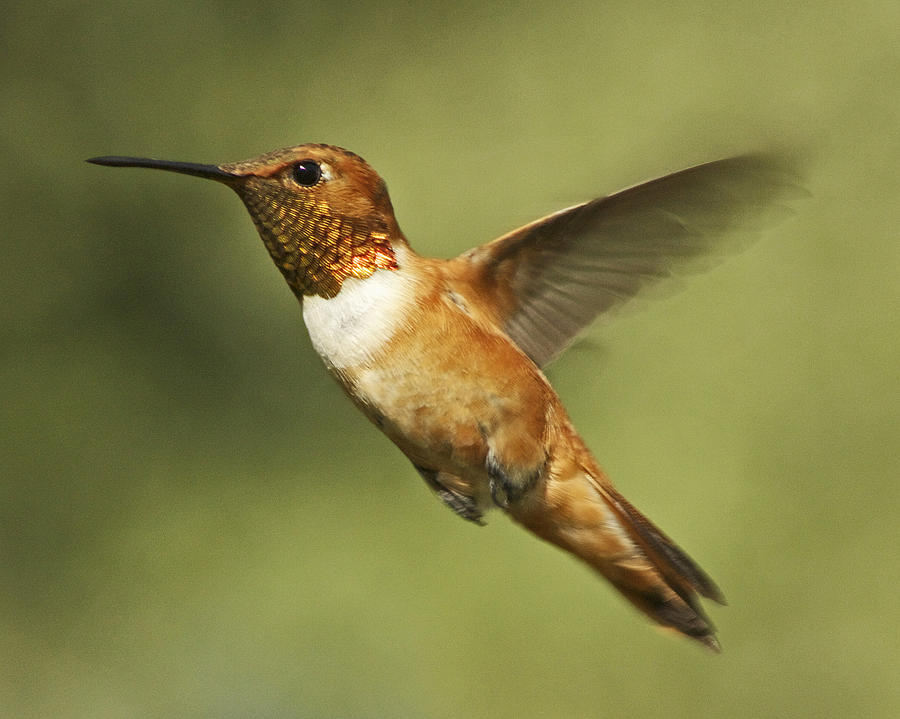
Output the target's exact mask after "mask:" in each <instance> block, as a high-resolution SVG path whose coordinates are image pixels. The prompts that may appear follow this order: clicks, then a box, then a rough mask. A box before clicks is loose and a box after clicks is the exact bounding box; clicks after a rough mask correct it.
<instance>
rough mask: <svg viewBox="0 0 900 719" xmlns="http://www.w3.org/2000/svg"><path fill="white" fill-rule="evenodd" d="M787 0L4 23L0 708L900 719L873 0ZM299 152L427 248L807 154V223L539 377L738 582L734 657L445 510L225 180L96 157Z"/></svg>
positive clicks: (732, 590)
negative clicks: (364, 183)
mask: <svg viewBox="0 0 900 719" xmlns="http://www.w3.org/2000/svg"><path fill="white" fill-rule="evenodd" d="M788 5H789V6H790V7H785V3H782V2H775V1H774V0H763V2H759V3H736V2H729V3H703V4H699V3H698V4H691V3H682V2H676V3H669V2H650V3H644V2H604V3H597V2H582V3H575V4H560V3H550V2H547V3H540V4H509V5H496V6H495V5H491V4H486V3H448V7H447V8H445V9H434V10H429V9H427V6H417V5H415V4H409V5H407V4H406V3H402V2H390V1H388V2H382V3H376V4H371V5H364V4H356V3H340V2H329V3H312V4H310V3H302V4H301V3H276V2H261V3H260V2H257V3H212V2H202V1H200V0H188V1H187V2H178V3H165V2H157V3H142V4H138V5H136V6H134V7H130V6H128V4H123V3H119V2H108V3H102V2H88V3H69V2H58V3H36V4H34V3H33V4H26V3H17V4H14V5H13V6H12V7H8V8H6V9H5V11H4V14H5V17H4V21H3V28H2V30H0V43H2V55H3V57H2V70H0V80H2V88H3V92H2V102H0V118H2V119H0V122H2V128H3V133H2V150H0V151H2V163H3V173H2V179H0V183H2V219H3V231H2V234H0V243H2V257H3V260H2V273H0V277H2V285H0V291H2V300H3V301H2V304H0V316H2V319H0V324H2V327H0V332H2V339H0V343H2V344H0V382H2V385H0V392H2V402H0V423H2V432H0V473H2V480H0V492H2V494H0V496H2V500H0V533H2V536H0V553H2V557H0V561H2V563H0V653H2V659H3V666H4V669H3V671H2V672H0V714H2V715H3V716H9V717H84V718H91V719H96V718H97V717H160V716H166V717H604V716H607V717H619V716H630V717H658V716H665V717H669V718H671V719H676V718H678V717H698V716H709V717H713V716H728V717H761V716H777V717H806V716H809V717H863V716H865V717H895V716H898V715H900V684H898V676H900V647H898V644H900V611H898V609H897V597H898V593H900V581H898V567H900V559H898V553H900V549H898V547H900V536H898V535H900V531H898V527H900V523H898V517H897V506H898V500H900V485H898V446H900V443H898V434H900V430H898V426H900V416H898V381H897V380H898V369H897V354H898V350H900V321H898V315H900V313H898V309H900V288H898V269H900V243H898V241H897V240H898V238H897V227H898V203H900V180H898V172H897V168H898V165H900V139H898V126H900V120H898V106H900V101H898V98H900V50H898V45H897V28H898V27H900V6H898V5H897V4H896V3H892V2H862V3H845V2H837V1H836V0H835V1H830V2H823V3H817V4H813V3H808V4H802V3H789V4H788ZM750 6H752V7H750ZM801 6H805V7H801ZM304 141H324V142H330V143H334V144H340V145H343V146H346V147H349V148H351V149H353V150H355V151H357V152H359V153H360V154H362V155H363V156H364V157H366V159H368V160H369V161H370V162H371V163H372V164H373V165H374V166H375V167H376V168H377V169H378V170H379V172H380V173H381V174H382V175H383V176H384V177H385V178H386V179H387V181H388V183H389V185H390V188H391V192H392V197H393V200H394V205H395V207H396V208H397V213H398V217H399V220H400V224H401V226H402V227H403V228H404V230H405V231H406V233H407V235H408V236H409V238H410V240H411V242H412V243H413V245H414V246H415V247H416V248H417V249H418V250H420V251H421V252H423V253H427V254H435V255H441V256H450V255H453V254H455V253H457V252H459V251H461V250H463V249H465V248H467V247H470V246H471V245H474V244H478V243H481V242H483V241H486V240H488V239H490V238H492V237H494V236H496V235H498V234H500V233H501V232H504V231H506V230H508V229H511V228H513V227H515V226H517V225H519V224H522V223H524V222H526V221H529V220H531V219H533V218H535V217H537V216H539V215H541V214H544V213H546V212H549V211H552V210H555V209H558V208H560V207H563V206H565V205H567V204H571V203H573V202H578V201H581V200H585V199H588V198H591V197H593V196H596V195H599V194H603V193H606V192H610V191H613V190H616V189H619V188H620V187H623V186H625V185H628V184H631V183H634V182H637V181H640V180H642V179H646V178H649V177H652V176H654V175H656V174H661V173H663V172H668V171H672V170H675V169H679V168H680V167H683V166H687V165H689V164H693V163H696V162H701V161H704V160H709V159H714V158H717V157H720V156H723V155H727V154H730V153H734V152H740V151H745V150H753V149H760V148H772V147H784V148H788V149H791V150H797V151H799V153H800V154H801V155H805V157H807V181H806V184H807V187H808V188H809V190H810V192H811V195H812V197H811V198H810V199H809V200H806V201H804V202H801V203H798V204H797V205H796V208H797V214H796V215H795V216H794V217H793V218H792V219H790V220H788V221H787V222H785V223H782V224H780V225H778V226H777V227H776V228H774V229H773V230H772V231H770V232H768V233H767V234H766V235H765V237H764V238H763V239H762V240H761V241H760V242H759V243H758V244H756V245H755V246H753V247H752V248H751V249H750V250H749V251H747V252H745V253H744V254H742V255H740V256H738V257H736V258H733V259H732V260H730V261H729V262H727V263H726V264H724V265H722V266H721V267H719V268H717V269H716V270H715V271H714V272H712V273H710V274H707V275H702V276H699V277H696V278H694V279H692V280H691V282H690V283H688V286H687V287H686V289H685V291H683V292H681V293H678V294H675V295H674V296H673V297H671V298H669V299H666V300H664V301H658V302H647V303H642V304H643V307H642V308H641V311H640V312H629V313H626V314H625V315H624V316H622V317H620V318H618V319H617V321H616V322H614V323H609V324H606V325H603V326H600V327H597V328H594V330H593V331H592V332H591V336H590V338H589V341H587V342H583V343H581V344H579V345H578V346H577V347H576V348H575V349H574V350H573V351H571V352H569V353H568V354H567V355H566V356H564V357H563V358H562V359H561V360H560V361H559V362H557V363H556V364H555V365H554V366H553V367H552V368H551V370H550V375H551V379H552V380H553V381H554V383H555V384H556V386H557V388H558V389H559V391H560V393H561V394H562V396H563V399H564V400H565V401H566V403H567V405H568V406H569V408H570V410H571V413H572V415H573V417H574V419H575V421H576V424H577V425H578V426H579V428H580V429H581V431H582V433H583V434H584V435H585V438H586V439H587V441H588V443H589V444H590V445H591V446H592V448H593V449H594V450H595V452H596V454H597V455H598V457H599V458H600V460H601V463H602V464H603V465H604V466H605V467H606V468H607V469H608V471H609V472H610V473H611V475H612V476H613V477H614V479H615V480H616V481H617V483H618V485H619V487H620V488H621V489H622V490H623V492H624V493H625V494H626V495H627V496H629V497H630V498H631V499H632V500H633V501H634V502H635V503H636V504H637V505H638V506H640V507H641V508H642V509H644V510H645V511H646V512H647V513H648V514H649V515H650V516H651V517H653V518H654V519H655V520H656V521H657V522H658V523H659V524H660V525H661V526H662V527H663V528H664V529H665V530H666V531H667V532H669V533H671V534H672V535H673V536H674V537H675V538H676V539H677V540H678V541H679V542H680V543H681V544H682V545H683V546H684V547H685V548H686V549H687V550H688V551H689V552H691V554H693V555H694V556H695V557H696V558H697V559H698V560H699V561H700V562H701V563H702V564H703V566H704V567H706V568H707V569H708V570H709V572H710V573H711V574H712V575H713V576H714V577H715V578H716V579H717V580H718V581H719V583H720V584H721V586H722V588H723V589H724V591H725V593H726V595H727V596H728V597H729V600H730V602H731V604H730V606H729V607H726V608H718V607H713V608H711V613H712V616H713V618H714V620H715V621H716V622H717V623H718V625H719V629H720V636H721V640H722V643H723V646H724V648H725V653H724V654H723V655H722V656H719V657H716V656H712V655H709V654H707V653H705V652H703V651H702V650H700V649H698V648H697V647H696V646H694V645H692V644H690V643H688V642H686V641H681V640H677V639H672V638H669V637H666V636H663V635H661V634H659V633H658V632H656V631H654V630H653V629H652V628H651V627H650V626H649V624H648V623H647V622H646V621H644V619H643V618H641V617H640V616H638V615H637V614H636V613H635V612H633V611H632V610H631V609H630V608H629V607H628V606H626V605H625V603H624V602H623V601H621V600H620V598H619V597H618V596H616V595H614V593H613V592H612V591H611V590H610V589H609V588H608V587H607V586H606V585H605V584H604V583H603V582H601V581H598V580H597V579H596V578H595V577H593V576H592V575H591V574H590V573H589V572H588V571H586V570H585V569H583V568H582V567H581V566H580V565H578V564H577V563H576V562H575V561H573V560H571V559H570V558H568V557H566V556H564V555H562V554H561V553H560V552H558V551H556V550H554V549H552V548H550V547H548V546H545V545H543V544H541V543H540V542H538V541H537V540H535V539H534V538H532V537H530V536H527V535H526V534H525V533H523V532H522V531H520V530H519V529H518V528H516V527H514V526H512V525H511V524H510V523H509V522H508V521H507V520H506V519H505V518H504V517H503V516H502V515H500V514H496V515H493V516H492V517H491V518H490V519H491V522H490V524H489V526H488V527H486V528H483V529H479V528H477V527H474V526H471V525H467V524H465V523H464V522H462V521H460V520H459V519H457V518H456V517H454V516H453V515H452V514H451V513H450V512H449V511H447V510H446V509H444V508H443V507H441V506H440V505H439V503H438V502H437V501H436V500H435V499H434V498H432V497H431V496H429V492H428V491H427V490H426V489H425V487H424V485H423V483H422V481H421V480H420V479H419V477H418V476H417V475H416V474H415V472H414V471H413V469H412V467H411V466H410V465H409V463H408V462H407V461H406V460H405V458H403V457H402V456H401V455H400V453H399V452H398V451H396V450H395V449H394V448H393V447H392V446H391V445H390V444H389V443H388V442H387V441H386V440H385V439H383V438H382V437H381V436H380V435H379V434H378V433H377V431H376V430H375V429H374V428H373V427H371V426H369V425H368V423H366V421H365V420H364V419H363V418H362V417H361V416H360V415H359V414H358V413H357V412H356V411H355V410H354V409H353V408H352V407H351V406H350V404H349V403H348V402H347V401H346V400H345V399H344V398H343V396H342V395H341V393H340V392H339V390H338V388H337V386H336V385H335V384H334V383H333V382H332V381H331V380H330V379H329V378H328V377H327V375H326V374H325V372H324V370H323V369H322V367H321V365H320V363H319V361H318V359H317V358H316V356H315V355H314V354H313V352H312V350H311V348H310V345H309V341H308V339H307V337H306V333H305V330H304V328H303V324H302V320H301V317H300V312H299V309H298V306H297V302H296V300H295V299H294V298H293V296H292V295H291V293H290V292H289V291H288V289H287V288H286V286H285V285H284V283H283V281H282V280H281V278H280V277H279V275H278V273H277V272H276V270H275V268H274V267H273V266H272V265H271V262H270V260H269V258H268V256H267V254H266V252H265V250H264V248H263V247H262V245H261V243H260V241H259V239H258V237H257V236H256V234H255V231H254V230H253V227H252V225H251V223H250V220H249V218H248V217H246V216H245V212H244V209H243V208H242V207H241V205H240V202H239V201H238V200H237V198H236V197H234V196H233V195H232V194H231V193H230V192H228V191H227V190H226V189H224V188H222V187H220V186H217V185H214V184H213V183H203V182H201V181H199V180H196V179H194V178H188V177H180V176H176V175H164V174H162V173H151V172H147V171H140V170H118V169H111V168H100V167H95V166H91V165H87V164H85V163H84V162H83V159H84V158H87V157H91V156H94V155H102V154H133V155H147V156H153V157H161V158H166V159H179V160H189V161H198V162H224V161H230V160H238V159H243V158H246V157H251V156H254V155H256V154H259V153H260V152H263V151H265V150H269V149H272V148H275V147H280V146H284V145H291V144H296V143H299V142H304ZM375 311H377V308H375Z"/></svg>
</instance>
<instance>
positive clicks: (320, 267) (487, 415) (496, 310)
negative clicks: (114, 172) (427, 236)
mask: <svg viewBox="0 0 900 719" xmlns="http://www.w3.org/2000/svg"><path fill="white" fill-rule="evenodd" d="M89 162H93V163H95V164H98V165H112V166H119V167H148V168H156V169H161V170H171V171H174V172H180V173H184V174H188V175H195V176H198V177H205V178H208V179H211V180H216V181H218V182H221V183H223V184H225V185H228V186H229V187H231V188H232V189H233V190H234V191H235V192H237V194H238V195H239V196H240V198H241V199H242V200H243V201H244V204H245V205H246V206H247V209H248V210H249V211H250V215H251V217H252V218H253V222H254V224H255V225H256V228H257V230H258V231H259V234H260V235H261V237H262V240H263V242H264V243H265V245H266V247H267V248H268V250H269V254H270V255H271V256H272V259H273V260H274V261H275V264H276V265H277V267H278V269H279V270H281V273H282V274H283V275H284V277H285V279H286V280H287V283H288V285H289V286H290V287H291V289H292V290H293V291H294V294H295V295H296V296H297V298H298V300H299V301H300V304H301V306H302V311H303V318H304V321H305V322H306V327H307V329H308V331H309V335H310V338H311V340H312V344H313V347H314V348H315V349H316V351H317V352H318V353H319V355H321V357H322V359H323V361H324V362H325V366H326V367H327V368H328V370H329V372H330V373H331V374H332V375H333V376H334V377H335V379H337V381H338V383H339V384H340V386H341V387H342V388H343V389H344V391H345V392H346V394H347V395H348V396H349V397H350V399H351V400H352V401H353V402H354V403H355V404H356V406H357V407H359V408H360V409H361V410H362V412H363V413H364V414H365V415H366V416H367V417H368V418H369V419H370V420H371V421H372V422H373V423H374V424H375V425H376V426H377V427H378V428H379V429H381V431H382V432H384V433H385V434H386V435H387V436H388V437H389V438H390V439H391V441H393V442H394V444H396V445H397V446H398V447H399V448H400V450H401V451H402V452H403V453H404V454H405V455H406V456H407V457H408V458H409V459H410V460H411V461H412V463H413V466H414V467H415V468H416V470H417V471H418V472H419V474H420V475H421V476H422V478H423V479H424V480H425V482H426V483H427V485H428V486H429V487H430V488H431V489H432V490H433V491H434V493H435V494H436V495H437V496H438V498H439V499H440V500H441V501H443V502H444V503H445V504H446V505H447V506H448V507H450V509H452V510H453V511H454V512H456V513H457V514H458V515H459V516H461V517H463V518H464V519H467V520H470V521H472V522H475V523H478V524H481V523H482V517H483V514H484V513H485V512H486V511H487V510H488V509H490V508H493V507H499V508H501V509H502V510H503V511H504V512H506V513H507V514H508V515H509V516H510V517H511V518H512V519H513V520H514V521H516V522H518V523H519V524H521V525H522V526H524V527H525V528H526V529H529V530H530V531H532V532H533V533H534V534H536V535H538V536H539V537H541V538H542V539H544V540H546V541H548V542H551V543H552V544H555V545H557V546H559V547H561V548H562V549H564V550H566V551H568V552H571V553H572V554H574V555H576V556H577V557H579V558H580V559H582V560H583V561H584V562H586V563H587V564H588V565H589V566H590V567H592V568H593V569H595V570H596V571H597V572H599V573H600V574H601V575H603V576H604V577H605V578H606V579H608V580H609V581H610V582H611V583H612V584H613V585H614V586H615V587H616V588H617V589H618V590H619V591H620V592H621V593H622V594H623V595H625V597H626V598H627V599H628V600H629V601H631V602H632V603H633V604H634V605H635V606H636V607H637V608H638V609H640V610H641V611H643V612H644V613H646V614H647V615H649V616H650V617H651V618H652V619H654V620H655V621H657V622H658V623H659V624H661V625H663V626H664V627H669V628H671V629H674V630H677V631H678V632H680V633H682V634H685V635H687V636H689V637H691V638H693V639H696V640H698V641H700V642H702V643H703V644H705V645H706V646H707V647H709V648H711V649H714V650H718V648H719V644H718V642H717V640H716V638H715V634H714V631H715V630H714V628H713V625H712V623H711V622H710V620H709V619H708V617H707V616H706V614H705V613H704V611H703V608H702V607H701V606H700V602H699V598H698V595H701V596H704V597H708V598H709V599H712V600H715V601H717V602H722V601H723V597H722V594H721V592H720V591H719V589H718V588H717V587H716V585H715V584H714V583H713V581H712V580H711V579H710V578H709V577H708V576H707V574H706V573H705V572H704V571H703V570H702V569H700V567H698V566H697V564H695V563H694V561H693V560H691V559H690V557H688V556H687V554H685V552H684V551H682V550H681V549H680V548H679V547H678V546H677V545H676V544H675V543H674V542H673V541H672V540H671V539H669V537H668V536H666V535H665V534H664V533H663V532H662V531H661V530H659V529H658V528H657V527H656V526H655V525H654V524H653V523H652V522H651V521H650V520H649V519H647V518H646V517H644V515H642V514H641V513H640V512H639V511H638V510H637V509H636V508H635V507H634V506H632V505H631V504H630V503H629V502H628V501H627V500H626V499H625V498H624V497H623V496H622V495H621V494H619V492H618V491H616V489H615V488H614V487H613V485H612V483H611V482H610V480H609V478H608V477H607V476H606V474H604V472H603V470H602V469H600V467H599V466H598V464H597V461H596V460H595V459H594V457H593V455H592V454H591V452H590V451H589V450H588V449H587V447H586V446H585V444H584V442H583V441H582V439H581V437H580V436H579V435H578V433H577V432H576V430H575V428H574V427H573V426H572V423H571V421H570V420H569V417H568V415H567V414H566V410H565V409H564V408H563V406H562V403H561V402H560V399H559V397H558V396H557V395H556V393H555V392H554V390H553V388H552V387H551V386H550V383H549V382H548V381H547V378H546V376H545V375H544V373H543V372H542V370H541V368H542V367H544V366H546V365H547V364H548V363H549V362H550V361H551V360H552V359H553V358H554V357H556V356H557V355H558V354H559V353H560V352H561V351H562V350H563V349H565V347H566V346H567V345H568V344H569V343H570V342H571V341H572V340H573V338H574V337H575V336H576V335H577V334H578V333H579V331H581V330H582V329H583V328H585V327H586V326H587V325H588V324H589V323H590V322H591V321H592V320H593V319H594V318H595V317H596V316H597V315H599V314H600V313H603V312H606V311H607V310H610V309H611V308H614V307H616V306H617V305H620V304H621V303H623V302H625V301H626V300H628V299H629V298H630V297H632V296H633V295H635V294H636V293H637V292H638V291H639V290H640V289H641V288H642V287H644V286H646V285H649V284H651V283H654V282H656V281H657V280H660V279H662V278H665V277H667V276H669V275H670V274H672V273H673V272H675V271H677V270H678V269H679V268H683V267H685V265H689V264H690V262H689V261H690V260H691V259H693V258H696V257H697V256H699V255H702V254H704V253H706V252H707V250H709V249H711V248H713V247H715V246H716V245H717V244H719V241H720V239H721V238H722V237H723V235H725V234H728V233H730V232H731V231H732V230H735V229H745V228H747V227H748V217H749V216H750V215H752V214H755V213H756V211H761V210H764V209H766V208H767V207H770V206H772V205H773V203H774V202H775V201H776V200H778V199H779V198H780V197H782V196H783V195H784V194H785V190H786V189H787V188H789V187H793V186H794V185H793V182H792V181H790V180H789V179H788V176H786V174H785V173H784V171H783V169H782V167H781V164H780V163H779V162H777V161H775V160H773V159H771V158H768V157H765V156H756V155H748V156H740V157H733V158H730V159H724V160H719V161H716V162H710V163H707V164H703V165H698V166H696V167H692V168H690V169H687V170H683V171H681V172H677V173H675V174H671V175H667V176H664V177H661V178H659V179H656V180H653V181H650V182H647V183H645V184H641V185H637V186H634V187H632V188H630V189H627V190H624V191H621V192H618V193H616V194H613V195H610V196H607V197H602V198H599V199H596V200H592V201H590V202H586V203H584V204H580V205H577V206H574V207H570V208H568V209H564V210H561V211H559V212H556V213H555V214H552V215H548V216H547V217H543V218H541V219H539V220H536V221H534V222H532V223H531V224H528V225H525V226H524V227H521V228H519V229H517V230H514V231H512V232H510V233H509V234H506V235H503V236H502V237H500V238H498V239H496V240H494V241H493V242H489V243H487V244H485V245H482V246H480V247H475V248H473V249H471V250H468V251H467V252H464V253H463V254H461V255H460V256H459V257H455V258H453V259H449V260H443V259H431V258H427V257H423V256H421V255H419V254H417V253H416V252H415V251H414V250H413V249H412V248H411V247H410V245H409V243H408V242H407V240H406V238H405V237H404V235H403V232H401V230H400V227H399V225H398V224H397V220H396V219H395V217H394V210H393V207H392V205H391V201H390V198H389V197H388V191H387V187H386V185H385V183H384V181H383V180H382V179H381V177H379V176H378V174H376V172H375V171H374V170H373V169H372V168H371V167H370V166H369V165H368V164H367V163H366V162H365V161H364V160H363V159H362V158H361V157H359V156H358V155H355V154H354V153H352V152H349V151H347V150H344V149H341V148H339V147H334V146H331V145H322V144H306V145H298V146H296V147H289V148H286V149H282V150H276V151H274V152H269V153H266V154H265V155H262V156H260V157H257V158H255V159H252V160H247V161H246V162H236V163H232V164H224V165H200V164H192V163H182V162H166V161H160V160H150V159H142V158H132V157H97V158H94V159H91V160H89ZM749 224H752V223H749Z"/></svg>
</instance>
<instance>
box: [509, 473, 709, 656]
mask: <svg viewBox="0 0 900 719" xmlns="http://www.w3.org/2000/svg"><path fill="white" fill-rule="evenodd" d="M598 474H599V473H598ZM599 477H600V478H599V479H598V478H595V477H594V476H592V475H591V474H588V473H582V472H579V473H578V475H577V476H572V477H569V478H566V479H563V478H558V477H557V478H553V477H550V478H548V479H547V480H546V482H544V484H543V487H542V488H536V492H535V494H534V495H533V496H532V497H531V498H529V500H528V501H525V502H523V503H522V504H520V505H519V506H517V507H510V509H509V510H508V511H509V514H510V515H511V516H512V517H513V518H514V519H515V520H516V521H518V522H519V523H521V524H523V525H524V526H525V527H526V528H528V529H530V530H531V531H532V532H534V533H535V534H537V535H538V536H540V537H541V538H542V539H545V540H546V541H548V542H551V543H552V544H555V545H557V546H558V547H561V548H562V549H565V550H566V551H569V552H571V553H572V554H574V555H576V556H577V557H579V558H580V559H582V560H583V561H585V562H586V563H587V564H589V565H590V566H591V567H593V568H594V569H595V570H596V571H598V572H599V573H600V574H602V575H603V576H604V577H605V578H606V579H608V580H609V581H610V582H611V583H612V584H613V585H614V586H615V587H616V589H618V590H619V591H620V592H621V593H622V594H623V595H624V596H625V597H626V598H627V599H628V600H629V601H630V602H631V603H632V604H633V605H634V606H636V607H637V608H638V609H640V610H641V611H642V612H644V613H645V614H646V615H647V616H649V617H650V618H651V619H653V620H654V621H656V622H658V623H659V624H661V625H662V626H664V627H668V628H671V629H674V630H675V631H677V632H679V633H681V634H683V635H685V636H688V637H690V638H691V639H694V640H696V641H698V642H700V643H701V644H704V645H705V646H706V647H708V648H709V649H712V650H713V651H716V652H718V651H720V647H719V642H718V641H717V640H716V637H715V627H714V626H713V623H712V622H711V621H710V619H709V617H708V616H707V615H706V613H705V612H704V611H703V608H702V606H701V605H700V600H699V597H698V595H700V596H703V597H707V598H708V599H712V600H713V601H716V602H718V603H720V604H724V603H725V600H724V597H723V596H722V593H721V591H720V590H719V588H718V587H717V586H716V585H715V583H714V582H713V581H712V580H711V579H710V578H709V576H708V575H707V574H706V573H705V572H704V571H703V570H702V569H701V568H700V567H699V566H697V564H696V563H695V562H694V561H693V560H692V559H691V558H690V557H689V556H688V555H687V554H686V553H685V552H684V551H683V550H682V549H681V548H680V547H679V546H678V545H677V544H675V543H674V542H673V541H672V540H671V539H669V537H668V536H666V534H665V533H664V532H662V530H660V529H659V528H657V527H656V526H655V525H654V524H653V523H652V522H651V521H650V520H649V519H647V517H645V516H644V515H643V514H641V513H640V512H639V511H638V510H637V509H636V508H635V507H634V506H633V505H632V504H631V503H630V502H629V501H628V500H626V499H625V498H624V497H623V496H622V495H621V494H619V492H618V491H616V489H615V488H614V487H613V486H612V485H611V484H610V483H609V482H608V481H606V478H605V477H604V476H603V475H602V474H599Z"/></svg>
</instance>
